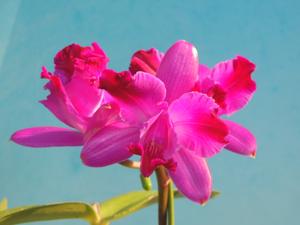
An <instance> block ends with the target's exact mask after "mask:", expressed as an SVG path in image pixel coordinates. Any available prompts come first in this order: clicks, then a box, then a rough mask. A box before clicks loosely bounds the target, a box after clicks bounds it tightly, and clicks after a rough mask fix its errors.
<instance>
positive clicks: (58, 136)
mask: <svg viewBox="0 0 300 225" xmlns="http://www.w3.org/2000/svg"><path fill="white" fill-rule="evenodd" d="M11 140H12V141H14V142H16V143H17V144H20V145H24V146H28V147H33V148H44V147H55V146H80V145H83V136H82V134H81V133H79V132H77V131H74V130H70V129H67V128H61V127H32V128H26V129H22V130H19V131H17V132H15V133H14V134H13V135H12V136H11Z"/></svg>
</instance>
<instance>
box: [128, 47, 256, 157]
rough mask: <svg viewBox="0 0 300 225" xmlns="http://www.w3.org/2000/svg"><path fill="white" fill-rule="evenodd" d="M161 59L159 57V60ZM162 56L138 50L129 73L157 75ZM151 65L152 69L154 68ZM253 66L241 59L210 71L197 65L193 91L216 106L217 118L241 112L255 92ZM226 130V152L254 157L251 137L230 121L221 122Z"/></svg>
mask: <svg viewBox="0 0 300 225" xmlns="http://www.w3.org/2000/svg"><path fill="white" fill-rule="evenodd" d="M158 56H160V57H158ZM162 56H163V53H161V52H159V51H158V50H157V49H153V48H152V49H150V50H139V51H137V52H136V53H134V55H133V56H132V59H131V62H130V67H129V68H130V69H131V68H134V70H133V71H135V72H136V71H138V70H139V71H144V72H148V73H151V74H153V75H157V69H156V70H155V68H158V67H159V64H160V63H161V60H162ZM152 65H155V67H153V66H152ZM254 70H255V65H254V64H253V63H252V62H250V61H249V60H248V59H246V58H245V57H242V56H237V57H236V58H235V59H232V60H228V61H224V62H220V63H218V64H217V65H216V66H214V67H213V68H212V69H209V68H208V67H207V66H205V65H202V64H199V78H198V81H197V82H196V84H195V86H194V87H193V89H192V90H193V91H198V92H202V93H204V94H207V95H208V96H210V97H212V98H213V99H214V100H215V101H216V103H217V104H218V106H219V108H218V110H217V111H218V114H219V115H223V114H227V115H231V114H232V113H234V112H236V111H238V110H240V109H241V108H243V107H244V106H245V105H246V104H247V103H248V102H249V101H250V100H251V98H252V96H253V93H254V92H255V90H256V84H255V81H254V80H252V78H251V74H252V73H253V71H254ZM224 122H225V123H226V125H227V127H228V129H229V133H230V134H229V135H228V137H227V141H228V142H229V143H228V144H227V145H226V146H225V148H226V149H227V150H230V151H232V152H235V153H238V154H241V155H246V156H251V157H255V155H256V140H255V137H254V135H253V134H251V132H250V131H249V130H247V129H246V128H244V127H243V126H241V125H239V124H237V123H234V122H232V121H227V120H226V121H224Z"/></svg>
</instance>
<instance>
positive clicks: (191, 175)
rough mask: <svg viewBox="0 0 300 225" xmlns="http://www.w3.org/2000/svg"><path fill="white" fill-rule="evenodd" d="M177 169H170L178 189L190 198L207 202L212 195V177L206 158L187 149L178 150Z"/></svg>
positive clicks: (199, 201)
mask: <svg viewBox="0 0 300 225" xmlns="http://www.w3.org/2000/svg"><path fill="white" fill-rule="evenodd" d="M173 160H174V161H175V162H176V163H177V167H176V169H175V171H172V170H171V171H169V174H170V176H171V178H172V180H173V181H174V183H175V185H176V187H177V188H178V190H179V191H180V192H181V193H182V194H184V195H185V196H186V197H187V198H189V199H190V200H192V201H194V202H197V203H200V204H205V203H206V202H207V201H208V199H209V198H210V196H211V191H212V178H211V175H210V171H209V168H208V165H207V163H206V160H205V159H204V158H201V157H199V156H197V155H196V154H195V153H194V152H192V151H190V150H186V149H180V150H179V151H177V152H176V153H175V154H174V156H173Z"/></svg>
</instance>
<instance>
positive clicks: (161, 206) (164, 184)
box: [155, 166, 169, 225]
mask: <svg viewBox="0 0 300 225" xmlns="http://www.w3.org/2000/svg"><path fill="white" fill-rule="evenodd" d="M155 173H156V178H157V184H158V224H159V225H166V224H167V212H168V191H169V189H168V182H169V177H168V175H167V172H166V169H165V168H164V167H163V166H159V167H157V169H156V170H155Z"/></svg>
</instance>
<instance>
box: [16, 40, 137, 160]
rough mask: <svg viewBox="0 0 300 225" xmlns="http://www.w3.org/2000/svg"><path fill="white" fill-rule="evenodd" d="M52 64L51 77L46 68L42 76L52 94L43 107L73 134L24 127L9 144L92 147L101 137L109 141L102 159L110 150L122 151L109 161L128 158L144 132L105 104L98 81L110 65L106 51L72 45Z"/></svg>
mask: <svg viewBox="0 0 300 225" xmlns="http://www.w3.org/2000/svg"><path fill="white" fill-rule="evenodd" d="M54 63H55V71H54V73H53V74H52V73H49V72H48V71H47V70H46V68H43V70H42V73H41V77H42V78H46V79H48V80H49V82H48V83H47V84H46V85H45V88H46V89H48V90H49V91H50V94H49V95H48V97H47V99H46V100H42V101H41V103H42V104H43V105H44V106H45V107H46V108H48V109H49V110H50V111H51V112H52V113H53V114H54V115H55V116H56V117H57V118H58V119H59V120H61V121H62V122H64V123H65V124H67V125H69V126H70V127H72V128H75V130H74V129H68V128H61V127H51V126H43V127H33V128H26V129H22V130H19V131H17V132H15V133H14V134H13V135H12V137H11V140H13V141H14V142H16V143H18V144H20V145H24V146H28V147H53V146H81V145H84V148H89V147H90V146H93V145H95V142H96V141H97V138H100V139H101V138H102V139H105V141H107V142H106V143H105V141H104V142H102V144H103V152H102V155H100V158H101V160H103V161H104V164H105V163H106V161H107V160H106V155H107V154H106V152H111V149H118V150H119V151H118V154H114V157H110V160H113V161H114V162H119V161H121V160H122V159H123V158H125V159H126V158H128V157H130V156H131V155H132V154H131V153H130V152H128V150H127V146H128V145H129V144H131V143H132V142H136V141H138V137H139V132H140V131H139V128H137V127H133V126H131V127H128V125H127V124H126V123H124V122H123V121H121V120H120V117H119V113H120V108H119V106H118V105H116V104H113V103H108V102H106V103H104V102H103V94H104V93H103V91H102V90H100V89H99V88H98V85H99V82H98V80H99V77H100V76H101V74H102V71H103V70H104V69H105V68H106V65H107V63H108V58H107V56H106V55H105V53H104V51H103V50H102V49H101V48H100V47H99V45H98V44H96V43H93V44H92V46H91V47H81V46H80V45H77V44H72V45H70V46H67V47H65V48H64V49H62V50H61V51H59V52H58V53H57V55H56V56H55V58H54ZM103 136H104V137H103ZM94 137H97V138H96V139H95V138H94ZM95 140H96V141H95ZM114 140H118V142H115V141H114ZM122 150H123V151H122ZM98 163H101V161H98ZM104 164H103V165H104Z"/></svg>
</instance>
